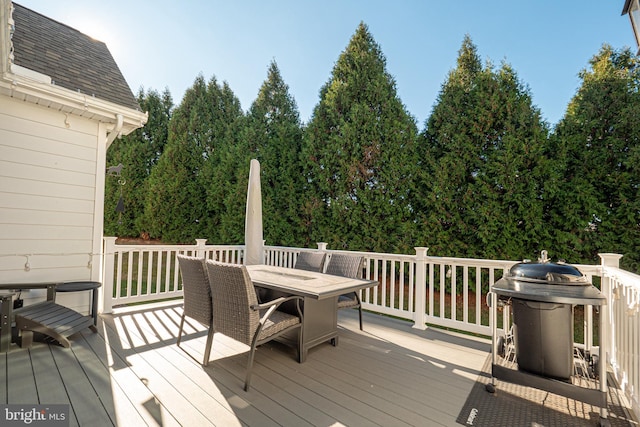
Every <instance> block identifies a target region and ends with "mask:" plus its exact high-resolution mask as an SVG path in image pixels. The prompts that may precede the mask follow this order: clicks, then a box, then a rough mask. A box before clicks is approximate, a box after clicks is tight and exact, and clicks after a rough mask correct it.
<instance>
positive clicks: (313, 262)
mask: <svg viewBox="0 0 640 427" xmlns="http://www.w3.org/2000/svg"><path fill="white" fill-rule="evenodd" d="M326 259H327V253H326V252H300V253H299V254H298V257H297V258H296V263H295V264H294V266H293V268H297V269H298V270H307V271H317V272H319V273H322V272H323V271H324V262H325V260H326Z"/></svg>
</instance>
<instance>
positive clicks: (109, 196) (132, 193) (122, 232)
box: [104, 89, 173, 237]
mask: <svg viewBox="0 0 640 427" xmlns="http://www.w3.org/2000/svg"><path fill="white" fill-rule="evenodd" d="M138 104H139V105H140V107H141V108H142V110H143V111H146V112H147V113H148V115H149V116H148V120H147V123H146V124H145V126H144V127H142V128H140V129H136V130H135V131H134V132H132V133H131V134H129V135H127V136H124V137H122V138H118V139H116V140H115V141H113V143H112V144H111V146H110V147H109V149H108V150H107V165H109V166H116V165H118V164H120V163H122V165H123V167H122V171H121V175H120V176H119V177H117V176H107V177H106V183H105V187H106V189H105V212H104V229H105V234H106V235H110V236H119V237H138V236H141V235H143V236H146V234H147V233H146V231H147V228H146V226H145V224H144V200H145V198H146V194H147V191H148V178H149V175H150V173H151V170H152V169H153V167H154V166H155V165H156V163H157V162H158V159H159V158H160V155H161V154H162V152H163V150H164V146H165V144H166V142H167V134H168V125H169V120H170V118H171V110H172V108H173V100H172V98H171V94H170V93H169V91H168V89H165V91H164V93H163V94H162V95H160V94H159V93H158V92H157V91H155V90H149V91H147V92H146V93H145V92H144V90H143V89H140V91H139V92H138ZM119 202H122V206H123V208H124V211H123V212H117V211H116V207H117V206H118V203H119Z"/></svg>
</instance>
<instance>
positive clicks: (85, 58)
mask: <svg viewBox="0 0 640 427" xmlns="http://www.w3.org/2000/svg"><path fill="white" fill-rule="evenodd" d="M13 5H14V12H13V20H14V22H15V31H14V33H13V37H12V42H13V51H14V63H15V64H16V65H19V66H21V67H24V68H28V69H30V70H33V71H37V72H39V73H41V74H45V75H47V76H49V77H51V80H52V81H53V83H54V84H55V85H57V86H60V87H64V88H66V89H70V90H73V91H74V92H80V93H83V94H86V95H88V96H95V97H96V98H99V99H102V100H104V101H109V102H113V103H115V104H118V105H121V106H124V107H127V108H132V109H134V110H140V107H139V105H138V101H137V100H136V98H135V96H134V95H133V93H132V92H131V88H129V85H128V84H127V82H126V80H125V79H124V77H123V76H122V73H121V72H120V69H119V68H118V65H117V64H116V62H115V60H114V59H113V57H112V56H111V52H109V49H108V48H107V46H106V45H105V44H104V43H103V42H101V41H98V40H94V39H92V38H91V37H89V36H87V35H85V34H83V33H81V32H80V31H78V30H75V29H73V28H71V27H69V26H67V25H65V24H61V23H60V22H57V21H55V20H53V19H50V18H47V17H46V16H43V15H41V14H39V13H37V12H34V11H32V10H30V9H27V8H26V7H24V6H21V5H19V4H16V3H14V4H13Z"/></svg>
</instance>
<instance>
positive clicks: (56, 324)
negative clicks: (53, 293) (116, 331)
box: [15, 301, 98, 348]
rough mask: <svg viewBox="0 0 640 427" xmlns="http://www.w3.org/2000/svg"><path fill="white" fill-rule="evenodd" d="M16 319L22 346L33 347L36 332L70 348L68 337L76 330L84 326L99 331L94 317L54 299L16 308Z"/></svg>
mask: <svg viewBox="0 0 640 427" xmlns="http://www.w3.org/2000/svg"><path fill="white" fill-rule="evenodd" d="M15 319H16V329H17V330H18V334H19V335H20V337H21V340H20V347H22V348H29V347H31V344H32V343H33V333H34V332H38V333H41V334H43V335H47V336H49V337H51V338H53V339H54V340H56V341H57V342H59V343H60V345H62V346H63V347H66V348H68V347H69V346H70V345H71V344H70V343H69V340H68V337H69V336H71V335H73V334H75V333H76V332H79V331H81V330H82V329H84V328H91V330H92V331H93V332H97V331H98V330H97V329H96V327H95V325H94V324H93V317H91V316H84V315H82V314H80V313H78V312H77V311H75V310H73V309H71V308H68V307H65V306H62V305H60V304H56V303H55V302H53V301H44V302H41V303H37V304H33V305H30V306H27V307H25V308H22V309H19V310H16V311H15Z"/></svg>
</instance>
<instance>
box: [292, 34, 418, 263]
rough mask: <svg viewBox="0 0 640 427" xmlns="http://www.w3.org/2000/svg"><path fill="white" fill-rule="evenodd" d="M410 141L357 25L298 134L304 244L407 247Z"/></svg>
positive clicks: (378, 56) (390, 87)
mask: <svg viewBox="0 0 640 427" xmlns="http://www.w3.org/2000/svg"><path fill="white" fill-rule="evenodd" d="M416 134H417V129H416V124H415V120H414V119H413V117H412V116H411V115H410V114H409V113H408V112H407V110H406V108H405V106H404V105H403V104H402V102H401V101H400V99H399V97H398V95H397V92H396V84H395V81H394V79H393V77H392V76H391V75H390V74H389V73H388V72H387V71H386V60H385V58H384V56H383V55H382V52H381V50H380V47H379V46H378V44H377V43H376V42H375V41H374V39H373V37H372V35H371V34H370V32H369V30H368V28H367V26H366V25H365V24H364V23H361V24H360V25H359V26H358V28H357V30H356V32H355V34H354V35H353V37H352V38H351V40H350V42H349V44H348V46H347V48H346V49H345V50H344V52H342V54H341V55H340V57H339V58H338V61H337V62H336V64H335V66H334V68H333V72H332V76H331V78H330V79H329V81H328V82H327V83H326V84H325V85H324V86H323V87H322V89H321V91H320V102H319V104H318V105H317V106H316V107H315V109H314V111H313V116H312V118H311V120H310V122H309V126H308V128H307V129H306V132H305V138H304V142H303V148H302V164H303V167H304V173H305V180H306V196H305V201H304V205H303V210H302V215H303V216H302V217H303V220H304V224H305V226H306V227H307V229H308V230H309V236H310V241H309V242H307V243H308V244H314V243H315V242H320V241H324V242H327V243H329V247H332V248H335V249H351V250H366V251H377V252H384V251H406V250H409V249H410V248H412V247H413V246H414V241H413V238H412V233H411V231H410V230H411V227H412V221H411V220H412V212H411V206H410V201H409V182H410V181H411V179H412V178H413V169H414V166H415V163H414V159H415V157H414V145H415V138H416Z"/></svg>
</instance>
